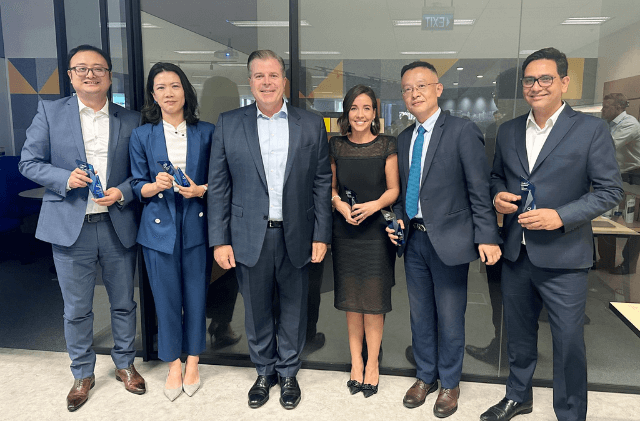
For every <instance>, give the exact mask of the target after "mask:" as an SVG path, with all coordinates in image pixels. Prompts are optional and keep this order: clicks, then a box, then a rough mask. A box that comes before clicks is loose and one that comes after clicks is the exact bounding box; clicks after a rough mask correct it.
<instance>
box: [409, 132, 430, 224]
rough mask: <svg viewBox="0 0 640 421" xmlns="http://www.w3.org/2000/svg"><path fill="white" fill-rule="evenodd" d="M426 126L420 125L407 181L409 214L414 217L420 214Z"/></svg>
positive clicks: (410, 217)
mask: <svg viewBox="0 0 640 421" xmlns="http://www.w3.org/2000/svg"><path fill="white" fill-rule="evenodd" d="M425 132H426V130H425V129H424V127H422V126H419V127H418V136H416V141H415V142H414V144H413V155H411V166H410V167H409V181H408V182H407V200H406V205H405V206H406V208H407V216H408V217H409V219H412V218H413V217H414V216H416V215H417V214H418V199H419V196H420V169H421V167H422V165H421V164H422V144H423V143H424V133H425Z"/></svg>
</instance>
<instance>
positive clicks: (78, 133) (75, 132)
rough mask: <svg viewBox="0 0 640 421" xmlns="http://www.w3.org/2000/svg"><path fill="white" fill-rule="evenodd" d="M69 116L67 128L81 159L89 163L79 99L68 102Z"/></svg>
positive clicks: (71, 99) (74, 98)
mask: <svg viewBox="0 0 640 421" xmlns="http://www.w3.org/2000/svg"><path fill="white" fill-rule="evenodd" d="M67 107H69V114H68V116H69V117H68V120H67V126H68V127H69V128H70V130H71V137H72V138H73V140H74V141H75V143H76V147H77V148H78V153H79V154H80V159H82V160H83V161H85V162H86V161H87V152H86V151H85V150H84V138H83V137H82V126H81V124H80V110H79V108H78V97H76V96H74V97H72V98H70V99H69V101H67Z"/></svg>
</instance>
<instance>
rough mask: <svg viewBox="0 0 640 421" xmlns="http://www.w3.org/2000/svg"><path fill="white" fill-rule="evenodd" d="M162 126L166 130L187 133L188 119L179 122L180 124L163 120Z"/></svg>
mask: <svg viewBox="0 0 640 421" xmlns="http://www.w3.org/2000/svg"><path fill="white" fill-rule="evenodd" d="M162 127H164V128H165V130H172V131H174V132H179V133H182V134H184V133H186V132H187V121H186V120H185V121H183V122H182V123H180V124H178V126H177V127H176V126H174V125H173V124H171V123H168V122H166V121H165V120H162Z"/></svg>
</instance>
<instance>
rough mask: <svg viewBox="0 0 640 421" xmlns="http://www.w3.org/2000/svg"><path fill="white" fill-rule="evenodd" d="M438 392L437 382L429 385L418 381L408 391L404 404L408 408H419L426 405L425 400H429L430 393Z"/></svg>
mask: <svg viewBox="0 0 640 421" xmlns="http://www.w3.org/2000/svg"><path fill="white" fill-rule="evenodd" d="M436 390H438V381H437V380H436V381H435V382H433V383H431V384H429V383H425V382H423V381H422V380H420V379H418V380H416V382H415V383H414V384H413V386H411V387H410V388H409V390H407V393H406V394H405V395H404V399H403V400H402V403H403V404H404V406H406V407H407V408H417V407H419V406H420V405H422V404H423V403H424V400H425V399H426V398H427V395H428V394H429V393H432V392H435V391H436Z"/></svg>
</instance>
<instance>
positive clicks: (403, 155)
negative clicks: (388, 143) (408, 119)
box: [398, 124, 416, 186]
mask: <svg viewBox="0 0 640 421" xmlns="http://www.w3.org/2000/svg"><path fill="white" fill-rule="evenodd" d="M409 127H410V128H411V129H410V130H409V129H405V130H403V131H402V133H400V135H399V136H398V156H399V159H400V161H399V162H400V167H401V168H402V173H401V174H400V176H401V177H402V182H403V183H404V184H403V185H404V186H406V185H407V180H408V179H409V150H410V149H411V136H412V134H413V131H414V130H415V128H416V126H415V124H413V125H411V126H409Z"/></svg>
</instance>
